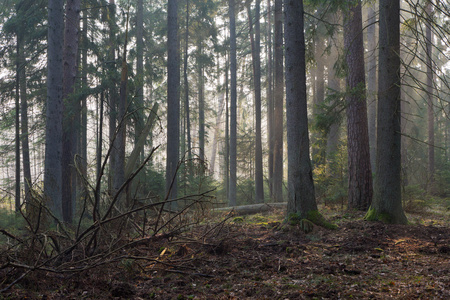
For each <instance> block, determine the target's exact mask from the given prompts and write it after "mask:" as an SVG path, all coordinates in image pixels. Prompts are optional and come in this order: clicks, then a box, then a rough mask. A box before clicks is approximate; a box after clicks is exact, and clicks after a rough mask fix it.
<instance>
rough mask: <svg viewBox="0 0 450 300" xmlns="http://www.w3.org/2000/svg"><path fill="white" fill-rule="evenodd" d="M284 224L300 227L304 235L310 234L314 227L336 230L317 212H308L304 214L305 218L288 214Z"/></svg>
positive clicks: (335, 227)
mask: <svg viewBox="0 0 450 300" xmlns="http://www.w3.org/2000/svg"><path fill="white" fill-rule="evenodd" d="M286 222H287V223H288V224H289V225H291V226H295V225H300V227H301V228H302V230H303V231H304V232H305V233H308V232H311V231H312V228H313V227H314V225H317V226H320V227H323V228H327V229H337V228H338V226H337V225H336V224H332V223H330V222H329V221H327V220H326V219H325V218H324V217H323V215H322V214H321V213H320V212H319V211H317V210H313V211H309V212H308V213H307V214H306V218H302V217H301V215H300V213H290V214H289V215H288V217H287V218H286Z"/></svg>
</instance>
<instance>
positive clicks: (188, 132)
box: [183, 0, 192, 161]
mask: <svg viewBox="0 0 450 300" xmlns="http://www.w3.org/2000/svg"><path fill="white" fill-rule="evenodd" d="M184 38H185V44H184V66H183V78H184V114H185V118H186V139H187V151H188V161H190V160H191V159H192V143H191V118H190V107H189V81H188V57H189V54H188V45H189V0H186V32H185V37H184Z"/></svg>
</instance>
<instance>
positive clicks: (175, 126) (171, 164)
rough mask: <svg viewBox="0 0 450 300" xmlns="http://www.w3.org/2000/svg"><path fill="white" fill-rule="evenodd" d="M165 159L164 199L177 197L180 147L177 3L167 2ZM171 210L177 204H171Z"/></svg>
mask: <svg viewBox="0 0 450 300" xmlns="http://www.w3.org/2000/svg"><path fill="white" fill-rule="evenodd" d="M167 26H168V27H167V28H168V31H167V49H168V57H167V158H166V197H167V198H168V199H169V200H171V199H175V198H176V197H177V195H178V188H177V169H178V161H179V147H180V66H179V54H178V51H179V44H178V1H177V0H169V2H168V18H167ZM171 208H173V209H176V208H177V204H176V203H175V202H172V204H171Z"/></svg>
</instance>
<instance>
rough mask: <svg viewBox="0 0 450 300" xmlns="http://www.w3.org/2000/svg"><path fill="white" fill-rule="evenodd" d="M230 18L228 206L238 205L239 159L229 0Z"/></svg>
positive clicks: (233, 32)
mask: <svg viewBox="0 0 450 300" xmlns="http://www.w3.org/2000/svg"><path fill="white" fill-rule="evenodd" d="M228 4H229V16H230V185H229V186H230V187H229V193H228V204H229V205H230V206H235V205H236V180H237V176H236V170H237V166H236V159H237V78H236V74H237V59H236V15H235V13H236V12H235V9H236V8H235V0H228Z"/></svg>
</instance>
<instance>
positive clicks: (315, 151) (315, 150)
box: [311, 25, 325, 168]
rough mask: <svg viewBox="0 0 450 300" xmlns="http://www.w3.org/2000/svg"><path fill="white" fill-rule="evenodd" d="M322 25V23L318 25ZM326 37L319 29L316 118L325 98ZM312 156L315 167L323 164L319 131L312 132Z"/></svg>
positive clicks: (315, 101)
mask: <svg viewBox="0 0 450 300" xmlns="http://www.w3.org/2000/svg"><path fill="white" fill-rule="evenodd" d="M318 26H320V25H318ZM324 51H325V38H324V37H323V36H322V34H321V33H320V30H319V29H318V33H317V35H316V37H315V44H314V52H315V54H314V56H315V59H316V66H315V68H314V72H313V74H315V80H313V83H314V101H313V109H312V111H313V116H314V118H315V117H316V116H317V115H318V114H320V113H321V111H320V105H321V104H322V103H323V101H324V98H325V63H324V62H325V56H324ZM311 144H312V146H311V149H312V150H311V152H312V153H311V157H312V164H313V168H315V167H318V166H319V165H321V164H323V149H324V146H325V145H323V144H322V143H321V139H320V138H319V134H318V132H314V131H313V133H312V134H311Z"/></svg>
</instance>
